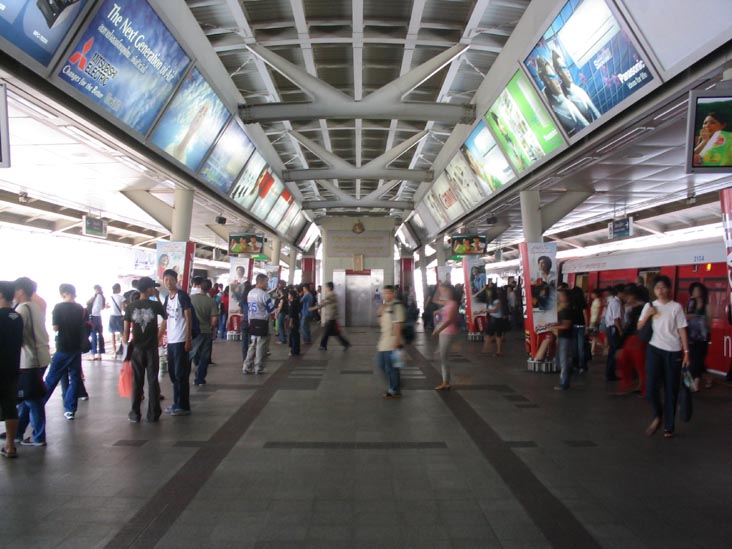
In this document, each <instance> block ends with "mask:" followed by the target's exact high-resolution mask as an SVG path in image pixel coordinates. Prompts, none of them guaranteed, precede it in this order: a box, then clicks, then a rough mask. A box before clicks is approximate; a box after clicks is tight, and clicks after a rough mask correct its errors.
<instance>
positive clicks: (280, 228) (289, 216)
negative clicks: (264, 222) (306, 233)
mask: <svg viewBox="0 0 732 549" xmlns="http://www.w3.org/2000/svg"><path fill="white" fill-rule="evenodd" d="M299 214H300V206H298V205H297V204H295V203H293V204H292V205H291V206H290V207H289V209H288V210H287V213H285V215H284V217H283V218H282V221H280V223H279V224H278V225H277V232H279V233H282V234H287V231H289V230H290V226H291V225H292V222H293V221H295V219H297V216H298V215H299Z"/></svg>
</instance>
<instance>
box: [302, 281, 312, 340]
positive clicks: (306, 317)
mask: <svg viewBox="0 0 732 549" xmlns="http://www.w3.org/2000/svg"><path fill="white" fill-rule="evenodd" d="M312 307H313V294H311V293H310V284H303V286H302V297H301V299H300V333H301V335H302V342H303V343H304V344H305V345H310V344H311V343H312V342H313V336H312V335H311V333H310V309H311V308H312Z"/></svg>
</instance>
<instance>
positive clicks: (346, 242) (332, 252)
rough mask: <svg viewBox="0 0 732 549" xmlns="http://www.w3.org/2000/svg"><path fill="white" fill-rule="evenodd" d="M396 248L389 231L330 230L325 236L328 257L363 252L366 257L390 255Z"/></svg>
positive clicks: (350, 255)
mask: <svg viewBox="0 0 732 549" xmlns="http://www.w3.org/2000/svg"><path fill="white" fill-rule="evenodd" d="M393 250H394V241H393V240H392V234H391V232H389V231H366V232H363V233H361V234H355V233H353V232H351V231H328V232H327V234H326V238H325V256H326V257H349V258H352V257H353V256H354V255H357V254H362V255H363V256H364V257H366V258H369V257H389V256H391V254H392V252H393Z"/></svg>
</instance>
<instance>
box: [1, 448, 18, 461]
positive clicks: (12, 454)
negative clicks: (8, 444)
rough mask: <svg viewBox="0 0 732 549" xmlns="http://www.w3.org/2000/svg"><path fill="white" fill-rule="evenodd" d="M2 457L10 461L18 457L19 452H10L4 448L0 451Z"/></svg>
mask: <svg viewBox="0 0 732 549" xmlns="http://www.w3.org/2000/svg"><path fill="white" fill-rule="evenodd" d="M0 455H2V456H3V457H5V458H8V459H15V458H17V457H18V450H13V451H12V452H9V451H8V449H7V448H5V447H4V446H3V448H2V450H0Z"/></svg>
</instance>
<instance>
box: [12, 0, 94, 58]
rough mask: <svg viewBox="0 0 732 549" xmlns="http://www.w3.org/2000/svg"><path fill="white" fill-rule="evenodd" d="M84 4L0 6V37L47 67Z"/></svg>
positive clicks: (49, 1) (38, 1) (58, 1)
mask: <svg viewBox="0 0 732 549" xmlns="http://www.w3.org/2000/svg"><path fill="white" fill-rule="evenodd" d="M86 3H87V0H10V1H5V2H0V36H2V37H3V38H5V39H6V40H7V41H8V42H10V43H11V44H13V45H14V46H15V47H17V48H18V49H20V50H22V51H23V52H24V53H26V54H27V55H29V56H30V57H32V58H33V59H35V60H36V61H38V62H39V63H40V64H41V65H43V66H44V67H47V66H48V64H49V63H50V62H51V59H53V56H54V54H55V53H56V50H57V49H58V47H59V46H60V45H61V42H62V41H63V39H64V37H65V36H66V34H67V33H68V32H69V30H70V29H71V27H72V26H73V25H74V22H75V21H76V19H77V17H78V16H79V14H80V13H81V11H82V10H83V9H84V5H85V4H86Z"/></svg>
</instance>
